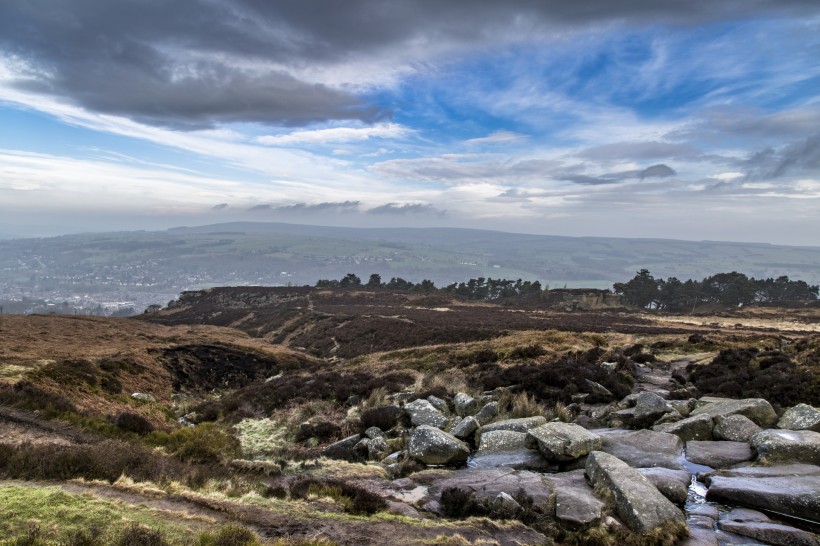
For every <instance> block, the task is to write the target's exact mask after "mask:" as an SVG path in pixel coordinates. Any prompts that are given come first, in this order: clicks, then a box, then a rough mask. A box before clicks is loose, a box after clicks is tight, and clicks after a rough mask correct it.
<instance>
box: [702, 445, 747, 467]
mask: <svg viewBox="0 0 820 546" xmlns="http://www.w3.org/2000/svg"><path fill="white" fill-rule="evenodd" d="M686 458H687V459H689V460H690V461H692V462H693V463H695V464H702V465H705V466H710V467H712V468H727V467H730V466H734V465H736V464H739V463H745V462H746V461H751V460H752V459H754V458H755V454H754V451H752V448H751V447H750V446H749V444H748V443H746V442H726V441H721V442H710V441H698V440H692V441H689V442H686Z"/></svg>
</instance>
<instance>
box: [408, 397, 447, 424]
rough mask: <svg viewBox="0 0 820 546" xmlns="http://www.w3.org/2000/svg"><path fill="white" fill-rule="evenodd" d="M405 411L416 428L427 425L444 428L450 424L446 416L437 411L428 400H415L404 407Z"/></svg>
mask: <svg viewBox="0 0 820 546" xmlns="http://www.w3.org/2000/svg"><path fill="white" fill-rule="evenodd" d="M404 411H405V413H407V415H408V416H409V417H410V422H411V423H412V424H413V426H414V427H418V426H421V425H427V426H431V427H436V428H443V427H445V426H446V425H447V423H449V422H450V420H449V419H448V418H447V416H446V415H444V414H443V413H441V412H440V411H439V410H437V409H436V408H435V407H434V406H433V404H431V403H430V402H429V401H427V400H422V399H419V400H413V401H412V402H409V403H407V404H405V405H404Z"/></svg>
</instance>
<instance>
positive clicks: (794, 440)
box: [751, 430, 820, 465]
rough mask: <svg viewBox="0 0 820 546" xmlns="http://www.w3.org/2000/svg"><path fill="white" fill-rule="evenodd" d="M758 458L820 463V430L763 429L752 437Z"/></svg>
mask: <svg viewBox="0 0 820 546" xmlns="http://www.w3.org/2000/svg"><path fill="white" fill-rule="evenodd" d="M751 444H752V447H754V448H755V449H756V450H757V456H758V459H759V460H760V461H761V462H763V463H766V464H769V463H772V462H795V463H808V464H816V465H820V432H813V431H810V430H764V431H763V432H759V433H758V434H755V435H754V436H753V437H752V440H751Z"/></svg>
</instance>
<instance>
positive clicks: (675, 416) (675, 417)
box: [652, 408, 683, 430]
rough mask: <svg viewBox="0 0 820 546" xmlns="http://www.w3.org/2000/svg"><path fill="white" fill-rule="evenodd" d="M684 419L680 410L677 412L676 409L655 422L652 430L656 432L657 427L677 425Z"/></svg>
mask: <svg viewBox="0 0 820 546" xmlns="http://www.w3.org/2000/svg"><path fill="white" fill-rule="evenodd" d="M682 419H683V415H681V414H680V412H678V410H676V409H675V408H672V411H670V412H669V413H664V414H663V415H662V416H661V418H660V419H658V420H657V421H655V424H654V426H653V427H652V429H653V430H655V427H658V426H661V425H666V424H671V423H677V422H678V421H680V420H682Z"/></svg>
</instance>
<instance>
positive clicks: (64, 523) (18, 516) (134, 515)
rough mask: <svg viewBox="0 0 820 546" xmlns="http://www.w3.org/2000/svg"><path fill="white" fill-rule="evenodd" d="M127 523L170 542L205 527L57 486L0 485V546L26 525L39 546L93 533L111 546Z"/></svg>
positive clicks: (187, 541)
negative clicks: (36, 530) (34, 527)
mask: <svg viewBox="0 0 820 546" xmlns="http://www.w3.org/2000/svg"><path fill="white" fill-rule="evenodd" d="M132 524H140V525H144V526H147V527H150V528H151V529H154V530H157V531H160V532H161V533H162V534H163V536H165V537H166V538H167V540H168V541H169V542H170V543H171V544H173V545H176V544H180V545H181V544H190V538H191V537H192V535H195V534H196V532H198V531H200V530H202V529H203V528H207V527H208V526H207V524H205V523H204V522H200V521H195V520H188V521H186V520H183V519H181V518H180V517H179V516H178V515H172V514H163V513H161V512H159V511H156V510H152V509H150V508H146V507H144V506H133V505H127V504H125V503H122V502H119V501H116V500H109V499H100V498H95V497H93V496H92V495H85V494H74V493H66V492H64V491H61V490H60V489H59V488H57V487H23V486H2V487H0V536H2V537H4V538H3V539H0V546H11V545H13V544H15V541H16V539H17V538H18V537H20V536H24V535H25V534H26V533H27V532H28V530H29V529H30V528H31V527H32V525H37V526H38V527H39V529H40V532H41V536H42V538H43V539H45V540H44V541H43V542H41V544H55V545H56V544H59V543H60V541H61V540H62V539H64V538H65V537H66V536H68V535H69V534H70V533H72V532H77V531H83V530H90V529H98V530H100V532H101V533H102V538H103V540H102V542H103V543H112V542H113V541H114V539H115V537H116V536H117V534H118V533H120V532H122V530H123V529H125V528H126V527H128V526H129V525H132Z"/></svg>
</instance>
